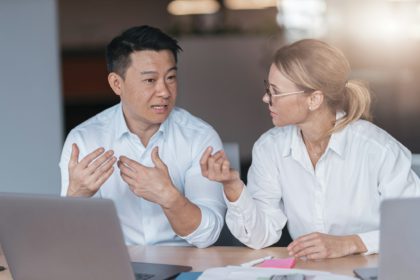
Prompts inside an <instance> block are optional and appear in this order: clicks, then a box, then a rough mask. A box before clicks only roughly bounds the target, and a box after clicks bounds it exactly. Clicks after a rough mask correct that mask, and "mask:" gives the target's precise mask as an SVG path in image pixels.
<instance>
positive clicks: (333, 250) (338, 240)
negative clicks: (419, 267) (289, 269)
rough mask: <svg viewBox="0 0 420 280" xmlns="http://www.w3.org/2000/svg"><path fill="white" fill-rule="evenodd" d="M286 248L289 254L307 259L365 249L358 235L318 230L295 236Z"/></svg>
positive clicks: (342, 254)
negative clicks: (320, 231)
mask: <svg viewBox="0 0 420 280" xmlns="http://www.w3.org/2000/svg"><path fill="white" fill-rule="evenodd" d="M287 250H288V251H289V255H290V256H293V257H295V258H300V257H305V258H307V259H326V258H338V257H343V256H347V255H352V254H357V253H363V252H366V251H367V249H366V247H365V245H364V243H363V241H362V240H361V239H360V237H359V236H358V235H347V236H335V235H330V234H324V233H319V232H313V233H310V234H307V235H303V236H301V237H299V238H297V239H296V240H294V241H293V242H292V243H290V245H289V246H288V247H287Z"/></svg>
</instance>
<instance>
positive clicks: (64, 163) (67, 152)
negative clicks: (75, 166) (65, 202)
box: [58, 132, 76, 196]
mask: <svg viewBox="0 0 420 280" xmlns="http://www.w3.org/2000/svg"><path fill="white" fill-rule="evenodd" d="M75 140H76V139H74V137H73V134H72V132H70V133H69V135H68V136H67V138H66V141H65V142H64V146H63V150H62V152H61V158H60V163H59V164H58V165H59V167H60V172H61V192H60V195H61V196H66V195H67V189H68V187H69V169H68V165H69V160H70V156H71V147H72V144H73V143H75Z"/></svg>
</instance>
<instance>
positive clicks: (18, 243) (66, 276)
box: [0, 195, 134, 280]
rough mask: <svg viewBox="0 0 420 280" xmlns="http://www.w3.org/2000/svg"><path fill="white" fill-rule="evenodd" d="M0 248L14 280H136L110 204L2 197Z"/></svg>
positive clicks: (0, 202) (98, 201)
mask: <svg viewBox="0 0 420 280" xmlns="http://www.w3.org/2000/svg"><path fill="white" fill-rule="evenodd" d="M0 244H1V245H2V247H3V253H4V255H5V256H6V260H7V262H8V265H9V267H10V271H11V273H12V275H13V278H14V279H15V280H20V279H34V280H36V279H39V280H48V279H61V280H74V279H101V280H103V279H109V280H115V279H134V274H133V270H132V268H131V263H130V258H129V255H128V251H127V247H126V246H125V244H124V241H123V235H122V231H121V227H120V223H119V220H118V217H117V214H116V210H115V207H114V205H113V202H112V201H111V200H105V199H93V198H59V197H40V196H25V195H0Z"/></svg>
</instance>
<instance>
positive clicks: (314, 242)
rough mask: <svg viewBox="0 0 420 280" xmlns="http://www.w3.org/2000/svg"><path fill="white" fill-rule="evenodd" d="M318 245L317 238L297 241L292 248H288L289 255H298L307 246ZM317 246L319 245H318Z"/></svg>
mask: <svg viewBox="0 0 420 280" xmlns="http://www.w3.org/2000/svg"><path fill="white" fill-rule="evenodd" d="M318 245H319V239H316V238H314V239H311V240H306V241H299V242H298V243H297V244H296V245H295V246H294V247H293V249H291V250H289V255H293V256H300V254H301V252H302V251H304V250H306V249H307V248H310V247H314V246H318ZM318 247H319V246H318Z"/></svg>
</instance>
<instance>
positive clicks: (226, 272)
mask: <svg viewBox="0 0 420 280" xmlns="http://www.w3.org/2000/svg"><path fill="white" fill-rule="evenodd" d="M292 274H295V276H299V275H301V277H287V278H289V279H293V278H295V279H299V278H300V279H303V280H355V279H357V278H354V277H350V276H344V275H338V274H332V273H329V272H323V271H315V270H303V269H280V268H259V267H240V266H228V267H216V268H210V269H207V270H205V271H204V272H203V274H201V276H200V277H199V278H198V279H199V280H214V279H221V280H239V279H240V280H270V279H282V277H280V276H285V275H289V276H291V275H292ZM275 276H278V277H277V278H276V277H275ZM287 278H284V277H283V279H287Z"/></svg>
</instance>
